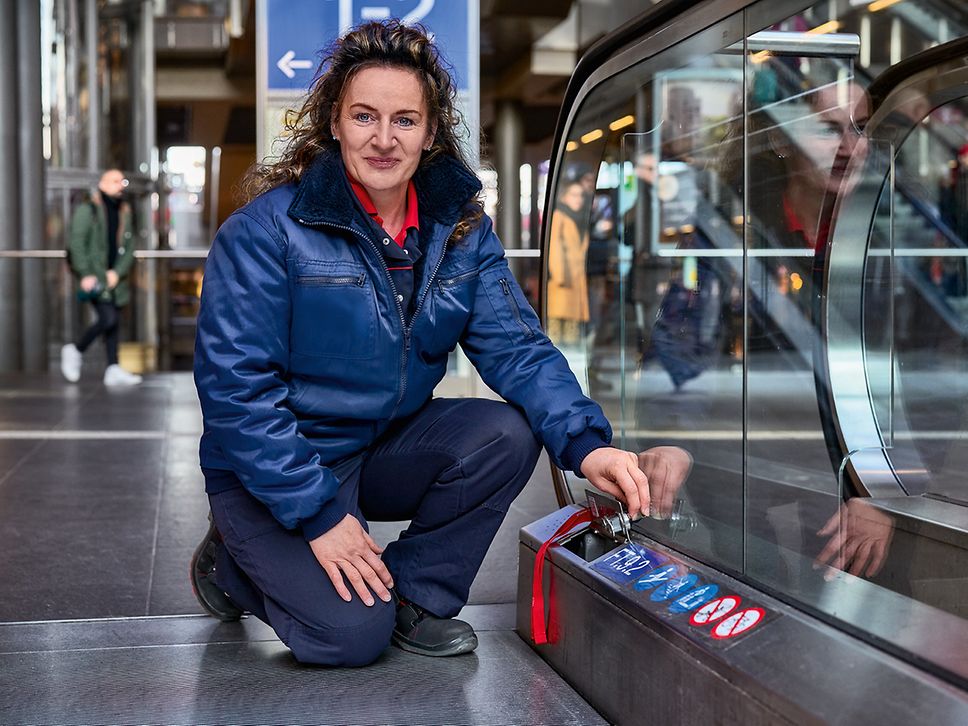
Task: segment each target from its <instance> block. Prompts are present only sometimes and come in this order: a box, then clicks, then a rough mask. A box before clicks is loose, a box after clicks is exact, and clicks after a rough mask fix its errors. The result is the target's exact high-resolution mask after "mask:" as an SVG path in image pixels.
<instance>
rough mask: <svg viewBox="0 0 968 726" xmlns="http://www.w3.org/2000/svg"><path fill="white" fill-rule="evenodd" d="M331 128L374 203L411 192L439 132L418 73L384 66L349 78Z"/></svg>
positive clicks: (354, 174)
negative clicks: (409, 186) (424, 154)
mask: <svg viewBox="0 0 968 726" xmlns="http://www.w3.org/2000/svg"><path fill="white" fill-rule="evenodd" d="M332 128H333V134H334V136H335V137H336V138H337V139H338V140H339V144H340V153H341V154H342V156H343V164H344V165H345V166H346V170H347V171H348V172H349V174H350V176H352V177H353V178H354V179H355V180H356V181H358V182H359V183H360V184H362V185H363V187H364V188H365V189H366V191H367V193H369V195H370V196H371V197H372V198H373V199H374V201H377V198H379V197H384V198H385V197H386V196H387V195H393V194H395V193H399V194H403V193H405V192H406V189H407V183H408V182H409V181H410V177H412V176H413V174H414V172H415V171H416V170H417V165H418V164H419V163H420V156H421V153H422V152H423V150H424V149H425V148H426V147H429V145H430V143H431V141H432V140H433V137H434V132H435V128H434V126H433V123H432V122H431V119H429V118H428V114H427V104H426V101H425V100H424V94H423V88H422V85H421V82H420V80H419V79H418V77H417V75H416V73H414V72H413V71H410V70H406V69H403V68H392V67H384V66H374V67H371V68H364V69H363V70H361V71H359V72H358V73H357V74H356V75H354V76H353V78H352V79H350V82H349V83H348V84H347V87H346V90H345V92H344V94H343V101H342V103H341V105H340V107H339V109H338V110H337V115H336V117H335V118H334V119H333V123H332Z"/></svg>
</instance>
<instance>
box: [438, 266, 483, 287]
mask: <svg viewBox="0 0 968 726" xmlns="http://www.w3.org/2000/svg"><path fill="white" fill-rule="evenodd" d="M477 274H478V271H477V270H469V271H468V272H465V273H463V274H462V275H457V276H456V277H448V278H447V279H446V280H441V281H440V282H438V283H437V289H438V290H440V291H441V292H443V291H444V288H445V287H451V286H453V285H459V284H460V283H462V282H464V280H469V279H471V278H472V277H475V276H476V275H477Z"/></svg>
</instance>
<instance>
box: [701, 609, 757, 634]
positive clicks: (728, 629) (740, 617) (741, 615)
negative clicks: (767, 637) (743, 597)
mask: <svg viewBox="0 0 968 726" xmlns="http://www.w3.org/2000/svg"><path fill="white" fill-rule="evenodd" d="M764 615H766V613H765V612H764V611H763V608H746V609H745V610H740V611H739V612H738V613H733V614H732V615H730V616H729V617H728V618H726V619H725V620H723V621H722V622H720V623H719V625H717V626H716V627H715V628H713V637H714V638H716V639H717V640H725V639H726V638H735V637H736V636H737V635H742V634H743V633H745V632H746V631H748V630H749V629H750V628H753V627H755V626H756V624H757V623H759V622H760V621H761V620H762V619H763V616H764Z"/></svg>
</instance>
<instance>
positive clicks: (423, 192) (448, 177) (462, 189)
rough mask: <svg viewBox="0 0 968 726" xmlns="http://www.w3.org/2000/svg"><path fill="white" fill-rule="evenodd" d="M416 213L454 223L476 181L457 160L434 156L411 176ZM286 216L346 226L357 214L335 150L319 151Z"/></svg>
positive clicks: (477, 188) (474, 191)
mask: <svg viewBox="0 0 968 726" xmlns="http://www.w3.org/2000/svg"><path fill="white" fill-rule="evenodd" d="M413 184H414V187H416V189H417V205H418V208H419V209H420V216H421V217H424V216H425V215H426V216H428V217H432V218H433V219H436V220H437V221H438V222H441V223H442V224H448V225H449V224H456V223H457V222H458V221H459V220H460V217H461V211H462V210H463V208H464V206H465V205H466V204H467V203H468V202H469V201H470V200H471V198H472V197H474V195H476V194H477V193H478V192H479V191H480V190H481V182H480V180H479V179H478V178H477V177H476V176H474V175H473V174H472V173H471V172H470V171H469V170H468V169H466V168H465V167H464V165H463V164H461V163H460V162H459V161H457V160H456V159H454V158H453V157H450V156H444V155H441V156H438V157H436V158H435V159H433V160H432V161H430V162H427V163H423V164H421V165H420V166H419V167H417V172H416V173H415V174H414V175H413ZM289 216H290V217H292V218H293V219H295V220H296V221H299V222H303V223H305V224H336V225H341V226H350V224H351V223H352V222H353V220H354V219H355V218H356V216H357V212H356V205H355V204H354V202H353V197H352V191H351V189H350V186H349V184H348V183H347V181H346V174H345V173H344V171H343V159H342V157H341V156H340V154H339V152H338V151H336V150H329V151H324V152H322V153H321V154H320V155H319V156H317V157H316V159H315V160H314V161H313V162H312V164H311V165H310V166H309V169H307V170H306V172H305V173H304V174H303V176H302V179H300V180H299V183H298V185H297V187H296V196H295V197H294V198H293V200H292V204H290V205H289Z"/></svg>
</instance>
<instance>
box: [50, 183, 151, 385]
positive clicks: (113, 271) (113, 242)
mask: <svg viewBox="0 0 968 726" xmlns="http://www.w3.org/2000/svg"><path fill="white" fill-rule="evenodd" d="M125 185H126V180H125V178H124V174H122V173H121V171H120V170H118V169H108V170H107V171H105V172H104V173H103V174H102V175H101V181H100V182H99V183H98V187H97V191H95V192H94V193H93V194H92V195H91V197H90V198H89V199H87V200H85V201H84V202H83V203H82V204H81V205H80V206H78V207H77V209H75V210H74V216H73V217H72V218H71V229H70V235H71V237H70V247H69V258H68V259H69V261H70V265H71V269H73V271H74V273H75V274H76V275H77V279H78V286H79V288H80V289H79V290H78V298H80V299H82V300H87V301H89V302H90V303H91V304H92V305H93V306H94V310H95V312H96V313H97V320H96V321H95V322H94V324H93V325H91V326H90V327H89V328H88V329H87V330H86V331H84V334H83V335H81V337H80V338H79V339H78V341H77V342H76V343H68V344H67V345H65V346H64V347H63V348H62V349H61V372H62V373H63V374H64V378H66V379H67V380H68V381H71V382H72V383H74V382H76V381H77V380H79V379H80V377H81V356H82V354H83V353H84V351H85V350H87V348H88V346H89V345H91V343H93V342H94V341H95V340H96V339H97V338H98V336H101V335H103V336H104V347H105V350H106V352H107V364H108V365H107V368H106V369H105V371H104V385H106V386H133V385H136V384H138V383H141V376H139V375H135V374H134V373H129V372H128V371H126V370H124V369H123V368H122V367H121V366H119V365H118V319H119V317H120V315H119V314H120V309H121V308H122V307H124V306H125V305H127V303H128V300H129V298H130V290H129V288H128V273H129V272H130V271H131V264H132V262H134V235H133V233H132V229H131V226H132V225H131V207H130V206H129V205H128V203H127V202H125V201H123V200H122V199H121V192H122V191H124V187H125Z"/></svg>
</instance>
